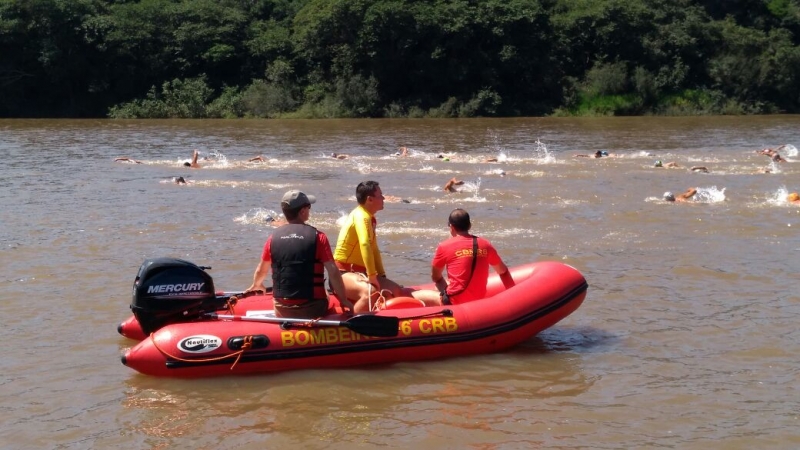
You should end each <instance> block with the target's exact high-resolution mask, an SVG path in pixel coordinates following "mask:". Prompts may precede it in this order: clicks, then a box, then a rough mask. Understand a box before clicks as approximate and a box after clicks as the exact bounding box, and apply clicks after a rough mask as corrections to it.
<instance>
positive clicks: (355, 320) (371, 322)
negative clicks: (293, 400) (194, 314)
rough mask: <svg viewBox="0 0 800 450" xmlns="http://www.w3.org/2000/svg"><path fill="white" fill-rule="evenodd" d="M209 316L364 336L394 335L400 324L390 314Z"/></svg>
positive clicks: (208, 315) (213, 314) (214, 314)
mask: <svg viewBox="0 0 800 450" xmlns="http://www.w3.org/2000/svg"><path fill="white" fill-rule="evenodd" d="M206 316H207V317H211V318H214V319H225V320H234V321H239V320H240V321H243V322H270V323H279V324H282V325H283V326H284V327H285V328H288V327H289V326H290V325H291V324H302V325H303V326H308V327H318V326H319V327H345V328H349V329H350V330H353V331H355V332H356V333H358V334H363V335H364V336H377V337H394V336H397V331H398V328H399V326H400V319H398V318H397V317H390V316H375V315H371V314H362V315H359V316H353V317H350V318H349V319H347V320H310V319H290V318H285V317H256V316H234V315H230V314H216V313H208V314H206Z"/></svg>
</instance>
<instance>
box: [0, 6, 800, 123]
mask: <svg viewBox="0 0 800 450" xmlns="http://www.w3.org/2000/svg"><path fill="white" fill-rule="evenodd" d="M799 43H800V6H799V5H798V3H797V2H796V1H795V0H728V1H724V2H722V1H718V0H715V1H712V0H0V52H1V53H0V54H2V57H0V117H99V116H106V115H108V116H111V117H225V118H234V117H262V118H277V117H474V116H518V115H547V114H559V115H563V114H580V115H621V114H697V113H701V114H742V113H767V112H792V113H797V112H800V83H797V80H798V79H800V47H799V46H798V44H799Z"/></svg>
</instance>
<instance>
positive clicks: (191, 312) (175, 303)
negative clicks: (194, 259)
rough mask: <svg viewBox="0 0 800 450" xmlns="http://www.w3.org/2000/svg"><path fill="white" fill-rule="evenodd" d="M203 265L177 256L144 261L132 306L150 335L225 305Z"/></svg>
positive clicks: (135, 287) (134, 286) (140, 268)
mask: <svg viewBox="0 0 800 450" xmlns="http://www.w3.org/2000/svg"><path fill="white" fill-rule="evenodd" d="M204 269H205V268H204V267H200V266H197V265H195V264H193V263H190V262H189V261H184V260H182V259H177V258H154V259H148V260H145V262H144V263H142V266H141V267H139V273H138V274H137V275H136V280H135V281H134V282H133V302H132V303H131V309H132V310H133V314H134V315H135V316H136V319H137V320H138V321H139V325H141V327H142V331H144V333H145V334H146V335H149V334H150V333H152V332H153V331H156V330H158V329H159V328H161V327H163V326H164V325H169V324H171V323H178V322H188V321H191V320H195V319H197V318H199V317H200V315H202V314H203V313H206V312H213V311H216V310H218V309H220V308H223V307H224V306H225V301H226V298H225V297H221V298H217V296H216V293H215V291H214V281H213V280H212V278H211V275H209V274H208V273H206V271H205V270H204Z"/></svg>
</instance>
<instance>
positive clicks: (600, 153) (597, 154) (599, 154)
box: [574, 150, 610, 158]
mask: <svg viewBox="0 0 800 450" xmlns="http://www.w3.org/2000/svg"><path fill="white" fill-rule="evenodd" d="M603 156H610V155H609V154H608V152H607V151H605V150H598V151H596V152H594V154H593V155H574V157H575V158H602V157H603Z"/></svg>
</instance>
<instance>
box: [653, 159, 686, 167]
mask: <svg viewBox="0 0 800 450" xmlns="http://www.w3.org/2000/svg"><path fill="white" fill-rule="evenodd" d="M653 167H667V168H670V169H679V168H680V167H681V166H679V165H678V163H676V162H675V161H672V162H668V163H662V162H661V160H660V159H659V160H658V161H656V163H655V164H653Z"/></svg>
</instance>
